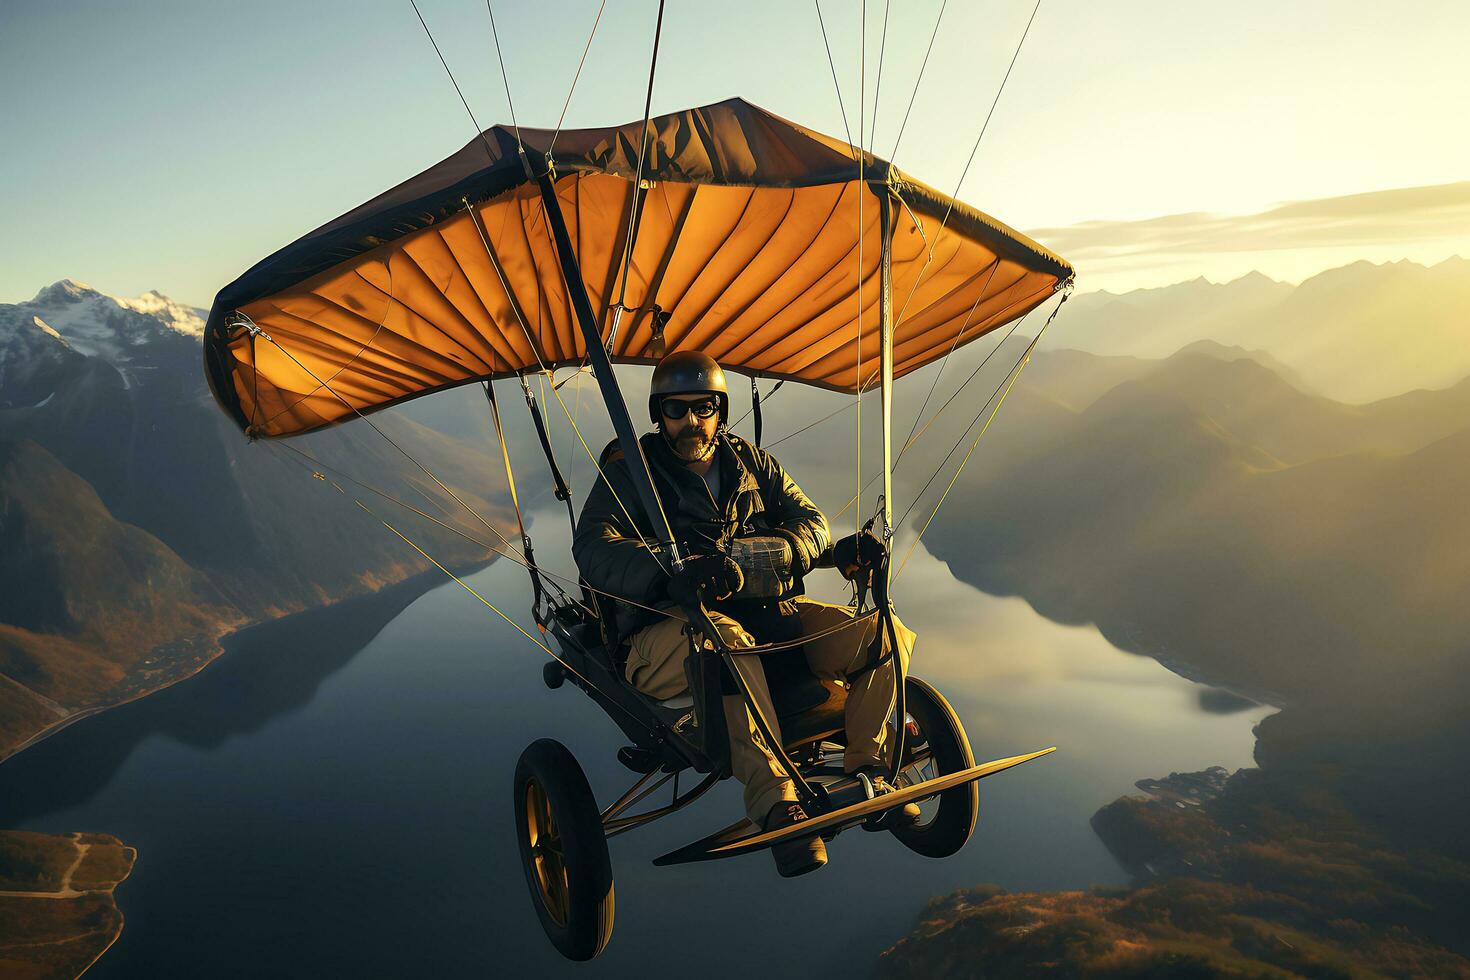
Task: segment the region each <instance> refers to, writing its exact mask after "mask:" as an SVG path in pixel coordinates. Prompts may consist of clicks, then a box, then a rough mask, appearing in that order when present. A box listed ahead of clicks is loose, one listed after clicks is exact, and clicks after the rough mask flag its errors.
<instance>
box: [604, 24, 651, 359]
mask: <svg viewBox="0 0 1470 980" xmlns="http://www.w3.org/2000/svg"><path fill="white" fill-rule="evenodd" d="M663 32H664V0H658V21H657V22H656V23H655V24H654V27H653V56H652V58H650V59H649V62H648V92H647V94H645V95H644V97H643V128H642V129H641V130H639V138H638V169H637V170H636V172H635V173H634V177H633V194H632V200H631V201H630V202H629V204H628V230H627V233H626V234H624V235H623V271H622V285H620V286H619V287H618V301H617V303H616V304H615V305H616V310H615V312H614V313H613V324H614V326H613V331H612V333H613V336H616V334H617V326H616V324H617V322H618V320H620V319H621V318H622V313H623V309H624V306H623V299H624V298H625V296H626V295H627V292H628V267H629V265H630V264H631V263H632V260H633V242H634V240H635V239H636V238H637V237H638V224H639V221H638V200H639V198H640V197H641V196H642V194H641V191H642V189H643V166H644V163H645V162H646V161H647V159H648V117H649V112H650V110H651V109H652V108H653V78H654V73H655V72H656V70H657V69H658V43H659V40H660V38H662V37H663ZM649 298H651V297H645V300H647V299H649ZM612 339H613V337H609V338H608V342H609V343H611V342H612Z"/></svg>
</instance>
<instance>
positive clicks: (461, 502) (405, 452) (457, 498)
mask: <svg viewBox="0 0 1470 980" xmlns="http://www.w3.org/2000/svg"><path fill="white" fill-rule="evenodd" d="M257 329H259V328H257ZM260 335H261V336H262V337H264V338H265V339H266V340H268V341H269V342H270V343H271V345H272V346H274V347H275V348H276V350H278V351H280V352H281V353H282V354H285V355H286V356H287V357H289V358H290V359H291V361H292V363H294V364H295V365H296V366H297V367H299V368H301V370H303V371H305V372H306V373H307V374H309V375H311V378H312V380H313V381H315V382H316V383H317V384H319V385H321V387H323V388H325V389H326V390H327V391H329V392H331V394H332V396H333V397H335V398H336V399H337V400H338V401H340V402H341V403H342V404H343V405H346V406H347V407H348V408H349V409H351V411H352V414H354V415H356V416H357V417H358V418H360V419H362V420H363V421H364V422H366V423H367V424H368V425H369V426H371V427H372V430H373V431H374V432H376V433H377V434H378V435H380V436H382V437H383V438H384V439H385V440H386V441H387V443H388V445H390V446H392V447H393V448H394V449H396V450H398V451H399V452H400V453H402V454H403V457H404V459H407V460H408V461H409V462H410V463H412V464H413V465H415V466H417V467H418V468H419V469H420V470H422V471H423V472H424V475H425V476H427V477H428V478H429V479H431V480H433V481H434V482H435V483H436V484H438V486H439V489H441V490H443V491H444V492H445V493H447V494H449V496H450V497H452V498H453V499H454V502H455V503H457V504H459V505H460V506H461V507H463V508H464V509H465V510H467V511H469V512H470V514H472V515H473V516H474V518H475V520H477V521H479V522H480V523H481V524H483V525H485V527H486V528H488V529H489V530H490V532H491V533H492V534H494V535H495V536H496V537H498V538H500V540H501V541H503V542H505V546H506V547H507V548H513V547H514V545H512V544H511V543H510V540H509V539H508V538H506V536H505V535H504V534H501V533H500V529H499V528H497V527H496V526H495V525H493V524H491V523H490V522H489V521H487V520H485V518H484V517H482V516H480V513H479V512H478V511H476V510H475V508H473V507H471V506H470V505H469V504H467V503H465V502H464V500H463V499H462V498H461V497H460V496H459V494H457V493H455V492H454V491H453V490H451V489H449V487H448V486H446V485H445V484H444V481H442V480H440V479H439V478H438V477H437V476H435V475H434V474H433V472H431V471H430V470H429V468H428V467H427V466H425V465H424V464H423V463H420V462H419V461H418V460H417V459H415V458H414V457H413V456H412V455H411V454H410V453H409V451H408V450H406V449H404V448H403V447H402V446H400V445H398V443H396V442H394V441H393V439H392V437H391V436H389V435H388V433H386V432H384V431H383V430H382V429H381V428H380V427H379V426H378V425H377V424H376V423H375V422H373V420H372V419H370V418H368V417H367V416H366V415H364V414H362V412H360V411H359V410H358V408H357V406H356V405H354V404H352V403H351V402H349V401H348V400H347V399H346V398H343V397H342V395H341V394H339V393H338V392H337V390H336V389H335V388H333V387H332V386H331V385H329V384H327V383H326V382H325V381H323V380H322V379H321V378H319V377H317V375H316V372H314V371H312V370H311V368H309V367H307V366H306V365H305V364H302V363H301V362H300V361H299V360H297V359H296V355H295V354H292V353H291V352H290V351H288V350H287V349H286V348H284V347H282V346H281V345H280V344H279V343H277V342H276V339H275V338H274V337H272V336H271V335H270V334H268V333H266V332H265V331H264V330H260Z"/></svg>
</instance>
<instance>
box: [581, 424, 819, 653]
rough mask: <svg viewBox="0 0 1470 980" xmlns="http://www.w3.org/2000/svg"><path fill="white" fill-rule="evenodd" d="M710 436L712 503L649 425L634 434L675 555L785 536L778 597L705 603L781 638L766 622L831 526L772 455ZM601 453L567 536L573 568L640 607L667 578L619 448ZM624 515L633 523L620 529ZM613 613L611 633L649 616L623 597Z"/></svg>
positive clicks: (798, 582) (797, 585) (623, 632)
mask: <svg viewBox="0 0 1470 980" xmlns="http://www.w3.org/2000/svg"><path fill="white" fill-rule="evenodd" d="M717 439H718V442H717V445H716V465H717V466H719V467H720V498H721V499H720V500H718V501H716V500H714V499H712V497H711V495H710V492H709V487H708V485H707V484H706V483H705V482H704V479H703V478H702V477H700V476H699V475H698V474H696V473H693V472H691V471H690V470H688V469H687V468H686V467H685V466H684V465H683V464H682V463H681V462H680V461H679V459H678V457H676V456H675V455H674V454H673V452H672V450H670V449H669V447H668V444H667V443H666V442H665V441H664V439H663V436H661V435H660V434H659V433H657V432H650V433H648V434H646V435H644V436H643V437H642V438H641V439H640V440H639V442H640V444H641V445H642V446H643V453H644V455H645V456H646V457H647V458H648V463H649V468H650V469H651V470H652V472H653V478H654V485H655V486H656V487H657V488H658V491H659V496H660V498H661V499H662V501H663V506H664V512H665V513H666V514H667V516H668V519H669V526H670V528H671V530H672V531H673V534H674V539H675V541H677V542H678V543H679V547H680V552H681V553H682V554H684V555H686V556H688V555H708V554H714V553H717V552H722V551H724V550H726V549H727V548H728V547H729V543H730V541H731V540H732V539H733V538H735V537H744V536H751V535H771V534H776V535H779V536H781V537H784V538H786V539H787V541H789V542H790V543H791V547H792V552H793V556H794V561H793V565H794V567H793V572H794V576H793V579H792V581H791V583H790V587H789V588H787V589H785V590H784V591H783V592H782V594H781V595H779V596H776V597H774V598H773V599H767V600H753V599H740V598H734V599H729V600H726V601H725V602H723V603H717V604H716V605H715V606H714V608H716V609H719V610H720V611H722V612H725V613H728V614H729V615H731V616H733V617H734V618H735V619H736V620H738V621H739V622H741V623H742V624H743V625H745V627H746V629H748V630H750V632H751V633H752V634H754V635H755V636H756V638H757V639H759V640H762V641H768V640H774V639H781V638H784V637H781V636H776V635H772V634H773V633H774V632H780V630H779V627H778V626H777V624H776V622H775V620H777V619H780V618H781V613H780V610H779V609H778V606H779V604H780V602H781V601H783V600H786V599H790V598H791V597H793V596H797V595H800V594H801V593H802V576H803V575H805V574H806V573H807V572H808V571H810V570H811V568H812V566H813V565H815V564H817V562H818V560H819V559H821V558H822V557H823V556H824V555H825V554H826V553H827V552H828V549H829V547H830V545H831V542H832V533H831V530H830V529H829V528H828V526H827V518H825V517H824V516H822V512H821V511H820V510H818V509H817V506H816V504H814V503H812V502H811V500H810V499H809V498H808V497H807V495H806V494H804V493H802V491H801V488H800V487H798V486H797V485H796V481H794V480H792V479H791V477H790V476H789V475H787V473H786V470H785V469H783V468H782V466H781V464H780V463H778V462H776V460H775V457H773V456H772V455H771V454H770V453H768V452H766V451H764V450H762V449H758V448H757V447H755V446H753V445H751V444H750V443H748V442H746V441H745V440H743V439H741V438H739V437H738V436H733V435H729V434H727V433H722V434H721V435H720V436H718V437H717ZM602 457H603V458H602V461H601V462H600V464H599V465H600V466H601V468H602V472H603V474H604V475H605V476H606V479H603V478H601V477H599V478H598V480H597V484H596V486H594V487H593V488H592V492H591V493H590V494H589V495H588V496H587V502H586V504H584V505H583V507H582V514H581V517H580V518H579V519H578V521H577V532H576V535H575V536H574V537H573V539H572V555H573V556H574V557H575V558H576V561H577V568H578V569H579V570H580V571H581V573H582V577H583V579H584V580H586V582H587V584H588V585H590V586H592V588H594V589H598V590H600V591H602V592H607V593H611V594H613V595H616V596H621V597H625V598H628V599H632V600H633V601H635V602H639V603H642V604H643V605H646V606H654V605H657V604H658V603H660V602H667V601H668V594H667V591H666V589H667V585H668V581H669V576H668V574H667V573H666V572H665V570H664V566H667V564H668V561H667V559H666V558H665V557H663V556H662V555H659V556H658V557H655V555H654V554H653V553H652V552H653V551H654V550H657V549H658V544H657V542H658V539H659V536H658V535H657V534H655V533H654V531H653V522H652V521H650V520H649V518H648V515H647V514H646V513H645V512H644V509H643V503H642V500H641V499H640V497H639V496H638V491H637V489H636V488H635V486H634V484H633V480H632V476H631V474H630V473H629V470H628V467H627V464H626V462H625V460H624V458H623V454H622V451H621V449H620V448H619V447H618V444H617V443H616V442H613V443H612V444H610V445H609V446H608V447H607V448H606V449H604V450H603V453H602ZM609 480H610V481H611V483H612V485H611V486H609V484H608V481H609ZM624 508H626V515H625V513H624ZM628 517H631V518H632V520H633V524H634V526H635V527H636V530H635V529H634V528H632V527H629V525H628ZM640 534H641V536H642V539H640ZM645 541H646V542H647V544H645ZM650 546H651V547H650ZM660 562H662V563H663V565H660ZM616 617H617V630H616V635H617V636H618V638H619V639H622V638H625V637H627V636H628V635H629V634H631V633H634V632H637V631H638V630H640V629H642V628H643V627H645V626H647V625H649V624H650V623H652V622H655V621H656V620H657V619H658V618H659V617H658V616H657V614H655V613H652V612H648V611H647V610H643V609H639V608H637V607H636V606H631V605H628V604H627V603H618V604H617V610H616ZM787 618H789V617H787ZM762 634H765V635H762Z"/></svg>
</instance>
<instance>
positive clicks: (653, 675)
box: [627, 598, 915, 824]
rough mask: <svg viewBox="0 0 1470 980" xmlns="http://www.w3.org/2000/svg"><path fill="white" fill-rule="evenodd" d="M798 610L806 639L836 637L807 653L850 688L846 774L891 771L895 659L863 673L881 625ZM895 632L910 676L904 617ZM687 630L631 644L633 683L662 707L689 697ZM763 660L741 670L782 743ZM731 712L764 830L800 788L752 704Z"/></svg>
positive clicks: (734, 755)
mask: <svg viewBox="0 0 1470 980" xmlns="http://www.w3.org/2000/svg"><path fill="white" fill-rule="evenodd" d="M796 606H797V609H798V610H799V612H800V614H801V631H802V633H803V635H806V636H811V635H812V634H815V633H821V632H823V631H825V630H828V629H835V630H836V631H835V632H833V633H831V634H830V635H827V636H823V637H821V638H820V639H817V640H813V641H809V642H807V643H805V644H804V645H803V651H804V653H805V655H806V660H807V665H808V666H809V667H810V669H811V672H812V673H813V674H815V675H816V676H818V677H820V678H822V679H824V680H833V681H840V682H842V683H843V684H845V685H846V686H847V688H848V694H847V709H846V724H847V751H846V752H845V753H844V754H843V759H842V767H843V769H844V770H845V771H847V772H854V771H856V770H857V769H858V768H859V767H861V766H867V765H883V764H885V761H886V760H885V758H884V754H885V753H884V747H885V743H886V742H887V740H888V721H889V718H890V716H891V715H892V712H893V661H892V660H891V659H890V660H887V661H885V662H884V663H883V664H882V665H880V666H878V667H875V668H873V669H872V670H869V671H867V672H864V671H863V668H864V667H865V666H866V662H867V649H868V645H869V643H871V642H872V638H873V629H874V627H875V626H876V624H877V621H878V620H877V617H875V616H872V617H868V618H867V619H866V620H863V621H860V622H859V621H856V620H855V619H854V617H853V610H852V609H851V608H850V607H848V606H834V605H831V604H830V603H825V602H817V601H816V600H814V599H807V598H799V599H797V600H796ZM710 619H711V621H712V622H713V623H714V625H715V628H716V629H718V630H719V631H720V635H721V637H722V638H723V639H724V642H725V644H726V645H727V646H729V647H730V648H731V649H741V648H743V647H751V646H755V640H754V639H753V638H752V637H751V635H750V634H749V633H747V632H746V631H745V630H744V629H743V628H742V627H741V625H740V624H739V623H738V622H736V621H735V620H733V619H731V618H730V617H729V616H725V615H723V614H721V613H716V612H712V613H710ZM844 623H846V624H849V626H848V628H846V629H842V628H839V627H841V626H842V625H843V624H844ZM893 626H894V632H895V633H896V634H897V635H898V645H899V649H898V651H897V656H900V657H902V658H903V665H904V670H905V674H907V670H908V661H909V656H910V655H911V654H912V652H913V647H914V640H915V634H914V633H913V632H912V631H911V630H909V629H907V628H906V627H905V626H904V625H903V624H902V623H900V622H899V621H898V617H897V616H895V617H894V619H893ZM685 629H686V624H685V622H684V621H683V620H682V619H665V620H662V621H661V622H658V623H655V624H653V625H652V626H649V627H647V628H645V629H642V630H639V631H638V632H637V633H635V634H633V636H632V637H631V638H630V640H629V642H630V644H631V649H630V650H629V653H628V667H627V677H628V681H629V683H631V684H632V685H633V686H634V687H636V688H637V689H638V690H640V691H642V692H643V693H644V694H647V695H648V696H649V697H652V698H655V699H657V700H660V701H663V700H666V699H668V698H672V697H676V696H678V695H680V694H686V693H688V691H689V682H688V680H687V678H686V676H685V673H684V660H685V659H686V657H687V656H688V654H689V640H688V638H687V637H686V635H685ZM886 645H887V643H886V641H885V646H886ZM756 659H757V658H755V657H736V658H735V663H736V665H737V667H738V669H739V670H740V675H741V677H742V678H743V679H744V680H745V684H746V686H747V687H748V688H749V689H750V692H751V695H752V697H753V698H754V700H755V701H756V703H757V704H759V705H760V708H761V713H762V714H763V715H764V716H765V718H766V720H767V721H768V722H769V723H770V725H771V728H772V733H773V734H774V735H775V736H776V737H777V738H780V737H781V733H780V727H779V725H778V724H777V722H776V711H775V709H774V707H772V705H771V692H770V688H769V687H768V686H767V685H766V675H765V671H764V670H763V669H761V666H760V664H759V663H758V662H755V661H756ZM724 706H725V723H726V725H727V727H728V728H729V731H730V768H731V770H732V771H733V772H734V774H735V778H736V779H738V780H740V782H741V783H742V784H743V785H744V786H745V812H746V815H747V816H749V817H750V819H751V820H752V821H754V822H755V823H756V824H760V823H761V822H762V821H763V820H765V817H766V814H767V813H768V812H769V811H770V809H771V807H772V806H773V805H775V804H776V803H778V802H782V801H787V802H790V801H794V800H796V787H795V786H793V785H792V783H791V780H790V779H788V778H787V777H786V774H785V772H784V770H783V769H782V768H781V763H780V762H778V761H777V760H776V757H775V755H773V754H772V753H771V751H770V750H769V749H768V748H767V747H766V744H765V740H764V739H762V738H761V735H760V732H759V730H758V729H757V728H756V725H755V720H754V719H753V718H752V717H751V715H750V711H749V709H747V708H746V706H745V702H744V701H743V700H742V699H741V698H740V697H739V696H738V695H726V696H725V698H724Z"/></svg>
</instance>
